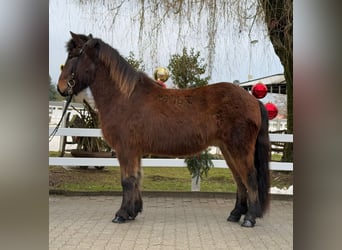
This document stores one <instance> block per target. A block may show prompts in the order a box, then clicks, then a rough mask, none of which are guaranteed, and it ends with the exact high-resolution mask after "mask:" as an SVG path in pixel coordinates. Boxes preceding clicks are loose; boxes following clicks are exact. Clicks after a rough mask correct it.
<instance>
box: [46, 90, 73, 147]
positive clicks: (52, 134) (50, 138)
mask: <svg viewBox="0 0 342 250" xmlns="http://www.w3.org/2000/svg"><path fill="white" fill-rule="evenodd" d="M71 99H72V95H69V96H68V97H67V102H66V105H65V107H64V110H63V113H62V117H61V119H60V120H59V122H58V124H57V126H56V127H55V129H54V130H53V131H52V133H51V134H50V135H49V142H50V141H52V139H53V137H54V136H55V135H56V133H57V131H58V129H59V126H60V125H61V123H62V120H63V118H64V115H65V113H66V111H67V110H68V107H69V104H70V102H71Z"/></svg>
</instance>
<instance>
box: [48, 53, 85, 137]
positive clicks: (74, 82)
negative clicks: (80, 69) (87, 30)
mask: <svg viewBox="0 0 342 250" xmlns="http://www.w3.org/2000/svg"><path fill="white" fill-rule="evenodd" d="M82 53H83V48H82V49H81V50H80V53H79V55H78V56H77V61H76V63H75V65H74V66H73V68H72V71H71V79H70V80H69V81H68V82H67V84H68V87H67V92H68V95H69V96H68V97H67V102H66V105H65V107H64V110H63V113H62V117H61V119H60V120H59V122H58V124H57V125H56V127H55V129H54V130H53V131H52V133H51V134H50V135H49V142H50V141H51V140H52V139H53V137H54V136H55V134H56V133H57V130H58V128H59V126H60V125H61V123H62V120H63V118H64V115H65V113H66V111H67V110H68V107H69V104H70V102H71V99H72V96H73V91H72V89H73V87H74V86H75V85H76V81H75V73H74V72H75V69H76V68H77V64H78V57H79V56H80V55H81V54H82Z"/></svg>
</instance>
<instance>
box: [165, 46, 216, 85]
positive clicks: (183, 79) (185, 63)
mask: <svg viewBox="0 0 342 250" xmlns="http://www.w3.org/2000/svg"><path fill="white" fill-rule="evenodd" d="M199 56H200V52H199V51H197V52H196V53H195V52H194V49H193V48H191V49H190V54H188V51H187V48H185V47H184V48H183V51H182V54H181V55H180V54H174V55H172V56H171V59H170V61H169V65H168V68H169V70H170V73H171V79H172V81H173V82H174V84H175V85H176V86H177V87H178V88H180V89H183V88H192V87H199V86H205V85H207V84H208V81H209V79H210V77H209V76H207V77H204V78H201V76H202V75H203V74H204V73H205V71H206V68H207V65H206V64H204V59H203V58H199Z"/></svg>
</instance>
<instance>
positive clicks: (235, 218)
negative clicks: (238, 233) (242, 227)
mask: <svg viewBox="0 0 342 250" xmlns="http://www.w3.org/2000/svg"><path fill="white" fill-rule="evenodd" d="M240 218H241V215H240V216H239V215H233V214H231V215H229V217H228V218H227V221H230V222H239V220H240Z"/></svg>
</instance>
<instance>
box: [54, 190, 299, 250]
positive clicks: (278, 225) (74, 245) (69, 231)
mask: <svg viewBox="0 0 342 250" xmlns="http://www.w3.org/2000/svg"><path fill="white" fill-rule="evenodd" d="M143 200H144V211H143V213H141V214H139V215H138V217H137V218H136V220H134V221H131V222H129V223H125V224H115V223H112V222H111V220H112V218H113V216H114V213H115V211H116V209H118V207H119V205H120V204H121V197H120V196H62V195H51V196H50V199H49V204H50V226H49V227H50V233H49V235H50V236H49V240H50V243H49V249H63V250H67V249H124V250H129V249H163V250H164V249H196V250H197V249H292V248H293V242H292V239H293V210H292V208H293V202H292V200H275V199H273V200H272V201H271V208H270V211H269V212H268V213H267V214H266V215H265V217H264V218H262V219H258V220H257V224H256V226H255V227H254V228H243V227H241V226H240V225H239V224H237V223H231V222H227V221H226V218H227V216H228V213H229V211H230V210H231V209H232V208H233V205H234V199H230V198H227V199H225V198H220V197H219V198H218V197H216V198H215V197H210V198H208V197H207V198H206V197H190V198H189V197H163V196H158V197H153V196H150V197H148V196H147V197H146V196H144V197H143Z"/></svg>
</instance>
